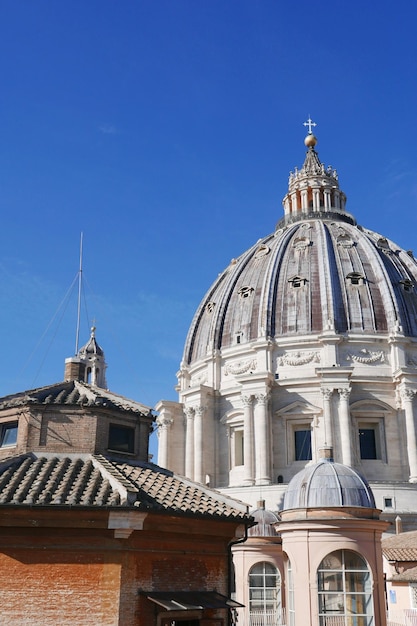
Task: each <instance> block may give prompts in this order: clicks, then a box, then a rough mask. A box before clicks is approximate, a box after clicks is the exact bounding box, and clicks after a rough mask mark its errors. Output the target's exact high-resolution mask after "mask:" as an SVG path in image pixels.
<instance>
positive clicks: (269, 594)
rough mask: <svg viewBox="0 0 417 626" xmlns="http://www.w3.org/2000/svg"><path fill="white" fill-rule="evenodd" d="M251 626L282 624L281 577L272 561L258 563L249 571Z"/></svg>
mask: <svg viewBox="0 0 417 626" xmlns="http://www.w3.org/2000/svg"><path fill="white" fill-rule="evenodd" d="M249 612H250V622H249V623H250V624H251V626H264V625H267V624H268V625H269V624H281V577H280V575H279V571H278V570H277V568H276V567H275V566H274V565H272V563H266V562H262V563H257V564H256V565H254V566H253V567H252V569H251V570H250V572H249Z"/></svg>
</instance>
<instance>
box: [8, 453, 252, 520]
mask: <svg viewBox="0 0 417 626" xmlns="http://www.w3.org/2000/svg"><path fill="white" fill-rule="evenodd" d="M5 505H7V506H24V505H30V506H55V505H57V506H71V507H121V506H122V507H132V508H136V509H140V510H142V511H155V512H165V513H169V514H171V515H176V514H179V515H187V516H189V515H192V516H194V515H197V516H204V517H208V516H210V517H213V516H214V517H217V518H223V519H234V520H236V519H240V520H243V519H248V516H247V513H246V505H244V504H243V503H241V502H239V501H237V500H234V499H232V498H228V497H225V496H223V495H222V494H220V493H218V492H215V491H213V490H210V489H207V488H205V487H204V486H203V485H199V484H197V483H193V482H191V481H189V480H187V479H186V478H182V477H180V476H177V475H175V474H173V473H172V472H169V471H168V470H164V469H162V468H160V467H158V466H156V465H152V464H149V463H134V464H129V463H125V462H121V461H116V460H111V459H110V458H106V457H104V456H101V455H95V456H93V455H72V456H71V455H67V456H65V455H63V456H59V455H54V454H42V455H38V454H36V453H29V454H24V455H21V456H18V457H11V458H9V459H8V460H6V461H4V462H2V463H0V510H1V507H2V506H5Z"/></svg>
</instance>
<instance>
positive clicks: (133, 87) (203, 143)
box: [0, 0, 417, 406]
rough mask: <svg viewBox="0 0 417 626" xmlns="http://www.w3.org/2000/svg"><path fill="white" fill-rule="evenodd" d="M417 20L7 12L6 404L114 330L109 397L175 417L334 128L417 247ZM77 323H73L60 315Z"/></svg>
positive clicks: (408, 243) (244, 9)
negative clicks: (218, 291) (196, 336)
mask: <svg viewBox="0 0 417 626" xmlns="http://www.w3.org/2000/svg"><path fill="white" fill-rule="evenodd" d="M416 23H417V5H415V4H414V3H412V2H410V1H407V2H405V1H404V0H399V1H397V2H395V3H393V2H387V1H385V2H384V1H382V2H379V3H378V4H374V3H365V2H359V1H358V0H351V1H350V2H341V1H338V0H335V1H333V2H318V3H311V2H307V1H306V0H300V1H299V2H296V3H295V2H294V3H293V2H280V1H279V0H264V1H257V0H129V1H128V0H120V1H119V2H115V1H110V0H88V1H87V2H85V0H83V1H78V0H71V2H69V1H67V2H65V1H64V0H63V1H62V2H56V1H55V0H49V1H46V0H36V2H35V1H34V0H31V1H28V0H21V1H19V2H16V0H3V2H2V3H1V5H0V70H1V71H0V76H1V90H0V111H1V114H0V211H1V225H2V227H1V231H0V238H1V246H0V280H1V291H0V327H1V329H2V340H1V348H2V349H1V353H2V359H1V370H0V373H1V376H0V394H1V395H5V394H8V393H13V392H16V391H19V390H22V389H28V388H32V387H35V386H40V385H44V384H49V383H52V382H56V381H59V380H61V379H62V376H63V367H64V359H65V357H68V356H72V354H73V352H74V345H75V327H76V289H74V290H73V292H72V295H71V297H70V298H69V299H68V304H67V306H66V307H61V309H59V311H58V307H59V305H60V303H61V302H62V301H63V299H64V296H65V294H66V293H67V291H68V289H69V287H70V285H71V283H72V282H73V279H74V277H75V276H76V274H77V270H78V254H79V250H78V248H79V240H80V233H81V232H83V233H84V277H85V280H84V292H85V302H86V306H84V304H83V307H82V309H83V310H82V327H81V343H84V342H85V341H86V340H87V338H88V335H89V331H88V329H89V326H90V325H91V322H92V319H93V318H95V320H96V325H97V339H98V340H99V343H100V344H101V345H102V346H103V348H104V350H105V352H106V357H107V361H108V384H109V387H110V388H111V389H112V390H113V391H116V392H118V393H121V394H124V395H126V396H128V397H131V398H134V399H136V400H139V401H142V402H144V403H145V404H148V405H150V406H152V405H154V404H155V403H156V402H157V401H158V400H159V399H161V398H164V399H175V398H176V394H175V391H174V386H175V383H176V377H175V373H176V371H177V370H178V367H179V363H180V360H181V355H182V349H183V344H184V340H185V335H186V332H187V329H188V326H189V324H190V321H191V319H192V316H193V314H194V311H195V309H196V307H197V305H198V303H199V301H200V299H201V298H202V296H203V295H204V293H205V291H206V290H207V289H208V287H209V286H210V284H211V283H212V281H213V280H214V279H215V277H216V276H217V274H218V273H219V272H220V271H222V269H223V268H224V267H225V266H226V265H227V264H228V263H229V261H230V259H231V258H232V257H235V256H238V255H239V254H240V253H242V252H243V251H244V250H245V249H247V248H248V247H249V246H250V245H252V244H253V243H254V242H255V241H256V240H257V239H259V238H260V237H262V236H265V235H267V234H268V233H270V232H271V231H273V229H274V226H275V224H276V222H277V221H278V219H279V218H280V217H281V216H282V205H281V201H282V197H283V196H284V194H285V193H286V189H287V180H288V173H289V171H290V170H292V169H293V168H294V167H295V166H300V165H301V164H302V162H303V160H304V152H305V149H304V145H303V139H304V135H305V129H304V127H303V122H304V121H305V120H306V119H307V117H308V115H309V114H310V115H311V117H312V118H313V119H314V120H315V121H316V122H317V128H316V134H317V137H318V139H319V143H318V146H317V149H318V152H319V155H320V158H321V160H322V161H323V162H324V163H325V164H326V165H329V164H330V165H332V166H334V167H336V169H337V170H338V173H339V180H340V185H341V188H342V189H343V190H344V192H345V193H346V194H347V197H348V204H347V209H348V210H349V211H350V212H351V213H353V214H354V215H355V216H356V218H357V220H358V221H359V223H361V224H362V225H364V226H367V227H369V228H372V229H374V230H377V231H378V232H380V233H382V234H384V235H385V236H388V237H390V238H391V239H393V240H394V241H396V242H397V243H398V244H399V245H401V246H402V247H404V248H406V249H412V248H413V247H414V248H415V249H417V245H416V226H417V176H416V174H417V150H416V128H417V71H416V61H417V37H416V36H415V25H416ZM57 311H58V312H57Z"/></svg>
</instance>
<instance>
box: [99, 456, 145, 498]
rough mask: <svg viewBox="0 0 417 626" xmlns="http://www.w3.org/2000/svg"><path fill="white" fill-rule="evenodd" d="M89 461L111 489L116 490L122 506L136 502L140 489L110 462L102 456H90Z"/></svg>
mask: <svg viewBox="0 0 417 626" xmlns="http://www.w3.org/2000/svg"><path fill="white" fill-rule="evenodd" d="M91 461H92V463H93V465H94V467H96V468H97V469H99V470H100V472H101V475H102V476H103V478H106V479H107V480H108V481H109V483H110V484H111V486H112V487H113V489H116V490H117V491H118V492H119V493H120V498H121V503H122V504H133V503H134V502H136V500H137V494H138V493H139V492H140V489H139V488H138V487H136V486H135V485H134V484H133V483H132V481H130V480H129V479H128V478H126V476H125V475H124V474H123V473H122V472H121V471H120V470H119V469H118V468H117V467H115V466H114V465H113V464H112V462H111V461H109V460H108V459H106V457H105V456H103V455H102V454H94V455H91Z"/></svg>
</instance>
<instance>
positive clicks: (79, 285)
mask: <svg viewBox="0 0 417 626" xmlns="http://www.w3.org/2000/svg"><path fill="white" fill-rule="evenodd" d="M82 280H83V234H82V233H81V237H80V269H79V270H78V305H77V331H76V333H75V354H78V342H79V339H80V317H81V287H82Z"/></svg>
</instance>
